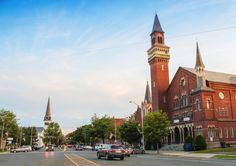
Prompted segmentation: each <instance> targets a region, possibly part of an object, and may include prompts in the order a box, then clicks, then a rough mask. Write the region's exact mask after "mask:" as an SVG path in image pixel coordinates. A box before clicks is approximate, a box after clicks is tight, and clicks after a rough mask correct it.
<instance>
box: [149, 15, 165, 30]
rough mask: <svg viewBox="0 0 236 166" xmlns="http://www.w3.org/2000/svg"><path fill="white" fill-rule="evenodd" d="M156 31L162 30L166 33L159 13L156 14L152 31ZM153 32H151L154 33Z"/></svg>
mask: <svg viewBox="0 0 236 166" xmlns="http://www.w3.org/2000/svg"><path fill="white" fill-rule="evenodd" d="M154 32H161V33H164V31H163V30H162V28H161V23H160V21H159V19H158V16H157V14H155V18H154V24H153V28H152V33H154ZM152 33H151V34H152Z"/></svg>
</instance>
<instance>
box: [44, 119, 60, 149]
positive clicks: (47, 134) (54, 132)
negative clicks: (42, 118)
mask: <svg viewBox="0 0 236 166" xmlns="http://www.w3.org/2000/svg"><path fill="white" fill-rule="evenodd" d="M62 141H63V135H62V132H61V128H60V126H59V124H58V123H56V122H52V123H50V124H49V125H48V128H47V129H46V130H45V131H44V142H45V143H51V144H55V145H59V144H61V143H62Z"/></svg>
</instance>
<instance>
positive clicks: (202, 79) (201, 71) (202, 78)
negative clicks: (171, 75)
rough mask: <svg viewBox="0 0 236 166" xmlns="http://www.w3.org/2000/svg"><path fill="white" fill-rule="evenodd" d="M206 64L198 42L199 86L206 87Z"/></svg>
mask: <svg viewBox="0 0 236 166" xmlns="http://www.w3.org/2000/svg"><path fill="white" fill-rule="evenodd" d="M204 69H205V65H204V64H203V61H202V57H201V54H200V50H199V47H198V42H197V44H196V64H195V70H196V72H197V87H198V88H201V87H206V78H205V70H204Z"/></svg>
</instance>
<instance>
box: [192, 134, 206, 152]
mask: <svg viewBox="0 0 236 166" xmlns="http://www.w3.org/2000/svg"><path fill="white" fill-rule="evenodd" d="M193 148H194V150H196V151H198V150H205V149H206V148H207V143H206V140H205V138H204V137H203V136H202V135H198V136H197V137H196V138H195V139H194V140H193Z"/></svg>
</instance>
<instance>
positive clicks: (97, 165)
mask: <svg viewBox="0 0 236 166" xmlns="http://www.w3.org/2000/svg"><path fill="white" fill-rule="evenodd" d="M78 156H79V155H78ZM79 158H81V159H83V160H85V161H87V162H89V163H91V164H93V165H96V166H100V165H99V164H97V163H95V162H93V161H90V160H88V159H86V158H84V157H81V156H79Z"/></svg>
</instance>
